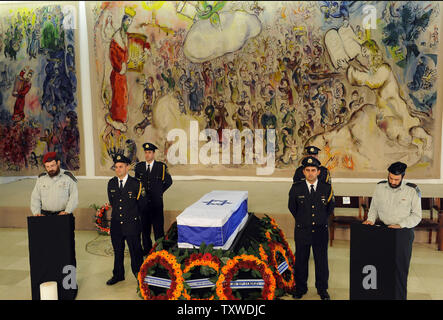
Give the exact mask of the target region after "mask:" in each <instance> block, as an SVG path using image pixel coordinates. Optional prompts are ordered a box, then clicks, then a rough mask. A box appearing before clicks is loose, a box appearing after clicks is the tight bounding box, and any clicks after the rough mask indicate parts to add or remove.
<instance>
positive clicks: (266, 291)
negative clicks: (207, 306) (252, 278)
mask: <svg viewBox="0 0 443 320" xmlns="http://www.w3.org/2000/svg"><path fill="white" fill-rule="evenodd" d="M241 269H250V270H256V271H258V272H259V273H260V275H261V278H262V279H263V281H264V286H263V289H262V292H261V298H262V299H264V300H273V299H274V293H275V289H276V285H275V283H276V282H275V278H274V275H273V272H272V270H271V269H270V268H269V267H268V265H267V264H266V263H265V262H263V261H262V260H260V259H259V258H257V257H255V256H253V255H246V254H242V255H239V256H236V257H234V258H232V259H230V260H228V261H227V262H226V265H225V266H223V268H222V269H221V275H220V276H219V277H218V280H217V283H216V285H215V287H216V293H217V296H218V297H219V299H220V300H239V299H238V298H236V297H235V296H234V295H233V293H232V288H231V282H232V281H233V279H234V277H235V276H236V274H237V273H238V272H239V271H240V270H241Z"/></svg>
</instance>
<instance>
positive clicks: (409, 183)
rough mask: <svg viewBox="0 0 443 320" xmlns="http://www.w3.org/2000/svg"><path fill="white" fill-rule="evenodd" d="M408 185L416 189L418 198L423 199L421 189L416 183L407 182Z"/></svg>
mask: <svg viewBox="0 0 443 320" xmlns="http://www.w3.org/2000/svg"><path fill="white" fill-rule="evenodd" d="M406 185H407V186H408V187H411V188H414V189H415V191H416V192H417V194H418V196H419V197H421V191H420V188H419V187H418V186H417V185H416V184H415V183H412V182H406Z"/></svg>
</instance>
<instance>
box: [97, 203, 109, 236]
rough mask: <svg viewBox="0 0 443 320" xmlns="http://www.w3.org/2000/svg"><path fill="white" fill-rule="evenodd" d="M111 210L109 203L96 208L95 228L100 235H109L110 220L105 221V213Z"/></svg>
mask: <svg viewBox="0 0 443 320" xmlns="http://www.w3.org/2000/svg"><path fill="white" fill-rule="evenodd" d="M109 209H111V205H110V204H109V203H106V204H104V205H103V206H101V207H100V208H98V207H97V208H96V211H95V227H96V228H97V231H98V233H100V234H107V235H110V234H111V227H110V225H109V224H110V219H106V213H107V212H108V210H109Z"/></svg>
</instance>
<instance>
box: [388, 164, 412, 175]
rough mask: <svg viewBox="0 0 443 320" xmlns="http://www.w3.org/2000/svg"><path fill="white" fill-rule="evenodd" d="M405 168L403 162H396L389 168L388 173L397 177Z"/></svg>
mask: <svg viewBox="0 0 443 320" xmlns="http://www.w3.org/2000/svg"><path fill="white" fill-rule="evenodd" d="M407 167H408V166H407V165H406V164H404V163H403V162H399V161H397V162H394V163H393V164H391V165H390V166H389V168H388V171H389V172H390V173H392V174H395V175H399V174H403V173H405V171H406V168H407Z"/></svg>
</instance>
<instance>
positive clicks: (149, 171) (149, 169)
mask: <svg viewBox="0 0 443 320" xmlns="http://www.w3.org/2000/svg"><path fill="white" fill-rule="evenodd" d="M148 173H151V165H150V164H148Z"/></svg>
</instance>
